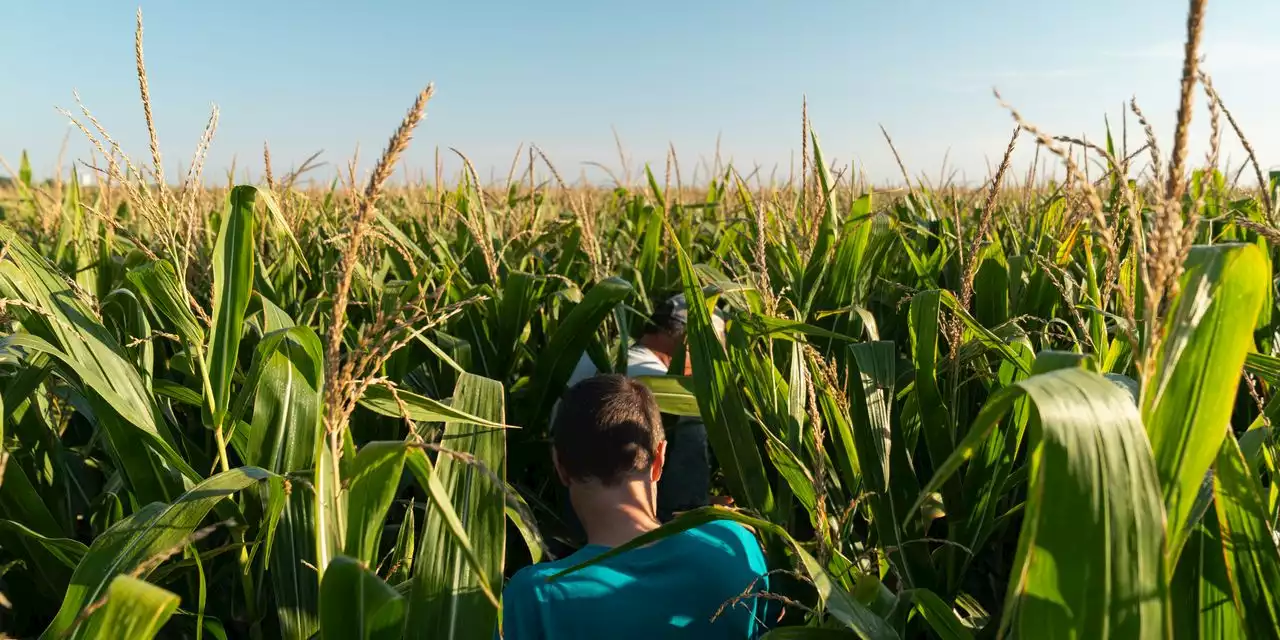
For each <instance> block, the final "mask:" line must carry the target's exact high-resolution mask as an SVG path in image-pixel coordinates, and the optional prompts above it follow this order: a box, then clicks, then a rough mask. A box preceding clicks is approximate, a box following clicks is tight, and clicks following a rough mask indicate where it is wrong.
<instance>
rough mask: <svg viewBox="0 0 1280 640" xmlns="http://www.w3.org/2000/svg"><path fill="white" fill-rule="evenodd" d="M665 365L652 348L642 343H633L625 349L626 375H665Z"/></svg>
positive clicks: (635, 376)
mask: <svg viewBox="0 0 1280 640" xmlns="http://www.w3.org/2000/svg"><path fill="white" fill-rule="evenodd" d="M665 375H667V366H666V365H664V364H662V360H661V359H660V358H658V355H657V354H656V353H654V352H653V350H652V349H650V348H649V347H646V346H644V345H639V344H637V345H633V346H632V347H631V348H630V349H628V350H627V376H629V377H632V378H638V377H640V376H665Z"/></svg>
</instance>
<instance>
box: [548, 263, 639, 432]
mask: <svg viewBox="0 0 1280 640" xmlns="http://www.w3.org/2000/svg"><path fill="white" fill-rule="evenodd" d="M632 291H633V290H632V288H631V285H630V284H629V283H627V281H625V280H622V279H621V278H609V279H607V280H603V281H601V282H599V283H597V284H596V285H595V286H593V287H591V289H589V290H588V291H587V294H586V295H585V296H583V298H582V302H579V303H578V304H577V306H575V307H574V308H573V310H572V311H570V312H569V315H568V316H566V317H565V319H564V320H563V321H561V323H560V325H559V326H557V327H556V330H555V332H554V333H553V334H551V338H550V340H548V341H547V345H546V347H545V349H544V350H543V351H542V353H541V355H540V356H539V357H538V362H537V365H536V367H537V368H536V370H535V372H534V376H533V380H534V383H533V384H534V388H533V390H532V391H531V393H530V397H531V398H534V399H535V407H534V409H533V413H532V414H530V415H535V416H542V415H546V414H547V412H548V411H550V409H551V405H552V404H554V403H555V401H556V399H557V398H559V397H560V395H561V394H562V393H563V392H564V385H565V383H566V382H568V381H569V376H570V375H572V374H573V368H574V367H575V366H577V364H578V359H579V358H581V357H582V354H583V352H585V351H586V348H587V343H588V342H590V341H591V340H592V339H593V338H594V337H595V335H596V330H597V329H599V328H600V324H601V323H603V322H604V321H605V319H606V318H608V317H609V315H610V314H611V313H613V310H614V308H615V307H617V305H618V303H620V302H622V300H624V299H625V298H626V297H627V296H629V295H631V293H632Z"/></svg>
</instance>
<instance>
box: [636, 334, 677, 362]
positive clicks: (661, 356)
mask: <svg viewBox="0 0 1280 640" xmlns="http://www.w3.org/2000/svg"><path fill="white" fill-rule="evenodd" d="M637 342H638V343H639V344H640V346H642V347H646V348H648V349H649V350H650V351H652V352H653V353H654V355H656V356H658V360H660V361H662V364H665V365H667V366H670V365H671V354H672V353H673V352H674V350H673V349H672V341H671V338H668V337H667V336H664V335H662V334H660V333H646V334H644V335H642V336H640V339H639V340H637Z"/></svg>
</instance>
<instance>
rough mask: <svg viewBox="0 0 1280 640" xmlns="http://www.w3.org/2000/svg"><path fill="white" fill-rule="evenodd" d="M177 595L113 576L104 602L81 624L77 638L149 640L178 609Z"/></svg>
mask: <svg viewBox="0 0 1280 640" xmlns="http://www.w3.org/2000/svg"><path fill="white" fill-rule="evenodd" d="M178 602H179V598H178V596H177V594H175V593H172V592H170V591H167V590H165V589H161V588H160V587H157V586H155V585H153V584H150V583H148V582H146V581H144V580H139V579H137V578H133V577H130V576H116V578H115V579H114V580H112V581H111V585H110V586H109V587H107V595H106V601H105V603H104V604H103V605H102V607H101V608H100V609H98V610H96V611H94V612H93V614H92V615H90V616H89V619H88V620H85V621H84V624H83V629H82V630H80V633H79V637H81V638H89V639H91V640H115V639H117V638H129V639H130V640H134V639H135V638H136V639H137V640H150V639H151V638H154V637H156V634H157V633H159V632H160V628H161V627H163V626H164V623H165V622H166V621H168V620H169V617H170V616H172V615H173V612H174V610H176V609H177V608H178Z"/></svg>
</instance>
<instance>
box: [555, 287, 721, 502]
mask: <svg viewBox="0 0 1280 640" xmlns="http://www.w3.org/2000/svg"><path fill="white" fill-rule="evenodd" d="M688 319H689V303H688V300H687V299H686V298H685V296H684V294H677V295H674V296H671V297H670V298H667V299H666V300H664V301H663V302H662V304H659V305H658V307H657V308H656V309H654V312H653V315H651V316H650V317H649V321H648V322H647V323H646V325H645V328H644V333H642V334H641V335H640V337H639V338H638V339H637V340H636V341H635V342H634V343H633V344H632V345H631V347H630V348H629V349H627V371H626V375H627V377H629V378H638V377H641V376H665V375H667V374H668V373H669V372H670V367H671V361H672V360H673V359H675V356H676V355H677V354H679V353H681V352H684V356H685V357H684V363H685V364H684V371H683V372H682V373H683V374H684V375H692V364H691V360H690V358H689V351H688V346H687V344H686V341H685V326H686V324H687V323H688ZM712 325H713V328H714V329H715V330H716V334H717V335H718V336H720V337H721V339H722V340H723V336H724V318H722V317H721V316H720V314H718V313H717V314H713V316H712ZM599 373H600V371H599V370H598V369H597V368H596V365H595V363H593V362H592V361H591V358H590V357H588V356H587V355H586V354H583V355H582V358H581V359H579V360H578V364H577V366H576V367H574V370H573V374H572V375H571V376H570V377H569V383H568V385H567V387H573V386H574V385H576V384H577V383H579V382H581V381H583V380H586V379H587V378H590V377H592V376H595V375H597V374H599ZM663 423H664V425H666V431H667V462H666V471H665V473H664V475H663V478H662V482H660V483H659V484H658V514H659V516H660V517H661V519H662V521H663V522H666V521H667V520H670V519H671V517H672V516H673V515H674V514H675V513H678V512H681V511H688V510H690V509H696V508H698V507H704V506H707V504H708V503H709V501H710V499H711V459H710V453H709V451H708V448H707V426H706V425H705V424H703V422H702V420H701V419H700V418H697V417H689V416H679V417H677V416H669V415H664V416H663Z"/></svg>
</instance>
